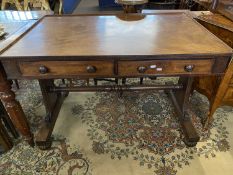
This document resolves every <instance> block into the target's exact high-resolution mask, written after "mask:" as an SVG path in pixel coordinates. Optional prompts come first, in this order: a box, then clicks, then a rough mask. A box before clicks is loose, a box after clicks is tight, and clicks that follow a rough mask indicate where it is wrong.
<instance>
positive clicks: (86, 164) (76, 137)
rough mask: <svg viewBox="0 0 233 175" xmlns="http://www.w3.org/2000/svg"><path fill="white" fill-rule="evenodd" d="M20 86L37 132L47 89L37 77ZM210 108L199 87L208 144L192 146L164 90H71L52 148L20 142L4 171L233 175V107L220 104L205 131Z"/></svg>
mask: <svg viewBox="0 0 233 175" xmlns="http://www.w3.org/2000/svg"><path fill="white" fill-rule="evenodd" d="M156 81H157V83H163V81H164V80H162V79H161V80H160V79H158V80H156ZM156 81H155V82H156ZM146 83H147V82H146ZM20 87H21V89H20V90H19V91H17V92H16V93H17V97H18V99H19V100H20V101H21V103H22V104H23V108H24V110H25V112H26V115H27V117H28V119H29V120H30V123H31V126H32V130H33V132H35V131H36V128H37V127H38V124H39V123H40V122H41V120H42V119H43V117H42V116H43V114H44V108H43V104H42V100H41V94H40V91H39V87H38V84H37V83H36V82H34V81H22V82H20ZM207 107H208V101H207V99H206V98H205V97H204V96H202V95H200V94H198V93H197V92H194V94H193V96H192V99H191V106H190V109H189V110H190V113H191V118H192V120H193V122H194V124H195V127H196V129H197V131H198V133H199V134H200V135H201V141H200V142H199V143H198V145H197V146H196V147H193V148H187V147H186V146H185V145H184V143H183V141H182V140H183V135H182V133H181V130H180V128H179V123H178V122H177V119H176V115H175V113H174V108H173V106H172V103H171V101H170V99H169V98H168V97H167V96H166V94H165V93H163V92H160V93H158V92H154V91H150V92H124V93H123V95H122V96H119V94H117V93H70V95H69V96H68V97H67V98H66V100H65V102H64V104H63V107H62V109H61V112H60V114H59V117H58V120H57V123H56V126H55V129H54V132H53V139H54V142H53V145H52V148H51V149H50V150H47V151H41V150H39V149H38V148H37V147H36V148H30V147H29V146H28V145H27V144H26V143H25V142H23V141H21V140H20V139H19V140H16V141H15V142H16V146H15V147H14V148H13V149H12V150H10V151H9V152H7V153H5V154H3V155H1V156H0V174H4V175H5V174H6V175H8V174H9V175H13V174H17V175H18V174H27V175H29V174H32V175H34V174H36V175H37V174H38V175H39V174H59V175H60V174H64V175H71V174H72V175H84V174H85V175H90V174H93V175H109V174H111V175H119V174H121V175H175V174H178V175H179V174H192V175H193V174H194V175H195V174H198V175H202V174H203V175H204V174H206V175H210V174H211V175H215V174H216V175H219V174H224V175H231V174H232V172H233V166H232V164H233V151H232V149H231V147H232V145H233V127H232V126H233V117H232V116H233V110H232V108H230V107H223V108H219V109H218V110H217V112H216V113H215V115H214V118H215V120H214V122H213V124H212V126H211V129H210V130H203V129H202V124H201V121H202V120H203V119H204V117H205V116H206V112H207ZM191 109H192V110H191Z"/></svg>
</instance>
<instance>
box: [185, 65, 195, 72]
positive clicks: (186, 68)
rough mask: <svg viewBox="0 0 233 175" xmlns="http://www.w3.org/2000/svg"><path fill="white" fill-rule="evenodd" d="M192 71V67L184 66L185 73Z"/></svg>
mask: <svg viewBox="0 0 233 175" xmlns="http://www.w3.org/2000/svg"><path fill="white" fill-rule="evenodd" d="M193 69H194V65H186V66H184V70H185V71H186V72H192V71H193Z"/></svg>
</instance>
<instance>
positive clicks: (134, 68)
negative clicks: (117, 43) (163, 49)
mask: <svg viewBox="0 0 233 175" xmlns="http://www.w3.org/2000/svg"><path fill="white" fill-rule="evenodd" d="M213 63H214V60H212V59H207V60H172V61H168V60H154V61H120V62H119V63H118V73H119V75H120V76H135V75H152V74H154V75H166V74H170V75H172V74H174V75H175V74H177V75H179V74H209V73H211V70H212V66H213Z"/></svg>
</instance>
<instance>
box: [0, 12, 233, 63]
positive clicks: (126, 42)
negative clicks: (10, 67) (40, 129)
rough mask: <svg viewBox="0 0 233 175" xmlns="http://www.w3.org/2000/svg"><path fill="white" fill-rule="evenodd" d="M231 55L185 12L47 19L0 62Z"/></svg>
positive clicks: (223, 45)
mask: <svg viewBox="0 0 233 175" xmlns="http://www.w3.org/2000/svg"><path fill="white" fill-rule="evenodd" d="M231 53H232V49H231V48H230V47H228V46H227V45H226V44H224V43H223V42H222V41H221V40H220V39H218V38H217V37H216V36H214V35H213V34H211V33H210V32H209V31H207V30H206V29H205V28H204V27H202V26H201V25H200V24H199V23H197V22H196V21H195V20H193V19H192V18H190V17H188V16H187V15H186V14H185V13H171V14H169V13H160V14H153V15H142V14H128V15H127V14H121V15H116V16H115V15H103V16H97V15H84V16H83V15H81V16H47V17H45V18H44V19H42V20H41V21H40V22H39V23H38V25H36V26H35V27H34V28H33V29H32V30H31V31H29V32H28V33H27V34H26V35H25V36H24V37H22V38H21V39H20V40H19V41H17V42H16V43H15V44H14V45H13V46H11V47H10V48H9V49H8V50H7V51H5V52H4V53H3V54H2V56H1V57H0V59H3V58H4V59H10V58H11V57H17V58H26V57H27V58H38V57H59V56H61V57H69V56H71V57H79V56H82V57H83V56H134V55H135V56H158V55H189V56H190V55H201V56H203V55H227V54H228V55H230V54H231Z"/></svg>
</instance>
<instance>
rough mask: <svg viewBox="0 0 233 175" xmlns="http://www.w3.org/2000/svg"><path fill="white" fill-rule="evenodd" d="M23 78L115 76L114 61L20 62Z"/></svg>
mask: <svg viewBox="0 0 233 175" xmlns="http://www.w3.org/2000/svg"><path fill="white" fill-rule="evenodd" d="M18 66H19V69H20V72H21V73H22V76H23V77H38V78H44V77H48V76H53V77H57V78H59V77H60V78H62V77H64V76H77V75H80V76H90V77H91V76H103V77H105V76H106V77H108V76H113V75H114V72H113V68H114V64H113V62H112V61H37V62H29V61H24V62H19V65H18Z"/></svg>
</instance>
